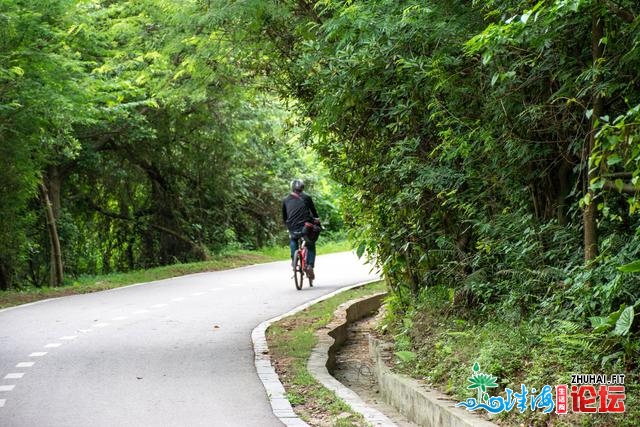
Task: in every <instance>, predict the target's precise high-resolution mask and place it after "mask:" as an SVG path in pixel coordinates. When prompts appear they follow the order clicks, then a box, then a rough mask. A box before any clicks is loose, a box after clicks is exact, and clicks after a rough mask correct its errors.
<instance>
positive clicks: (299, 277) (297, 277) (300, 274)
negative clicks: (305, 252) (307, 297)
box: [293, 251, 304, 290]
mask: <svg viewBox="0 0 640 427" xmlns="http://www.w3.org/2000/svg"><path fill="white" fill-rule="evenodd" d="M303 279H304V271H302V258H301V257H300V251H295V253H294V254H293V281H294V282H295V284H296V289H297V290H300V289H302V281H303Z"/></svg>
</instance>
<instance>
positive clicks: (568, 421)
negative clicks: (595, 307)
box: [382, 286, 640, 427]
mask: <svg viewBox="0 0 640 427" xmlns="http://www.w3.org/2000/svg"><path fill="white" fill-rule="evenodd" d="M451 295H452V294H451V292H450V291H449V289H447V288H446V287H443V286H440V287H431V288H428V289H426V290H424V291H423V292H422V293H421V294H420V297H419V299H418V303H417V304H416V305H414V306H413V307H412V308H410V309H406V307H404V306H402V304H400V303H399V300H398V298H395V297H393V296H391V297H390V298H389V299H388V301H387V307H388V314H387V318H386V320H385V323H384V324H383V325H382V329H383V330H384V331H385V332H386V333H387V334H390V335H392V336H393V338H394V341H395V345H396V348H395V349H396V355H397V368H398V369H399V370H400V371H401V372H403V373H405V374H409V375H411V376H413V377H416V378H420V379H423V380H426V381H427V382H429V383H431V384H432V385H433V387H435V388H437V389H439V390H441V391H443V392H445V393H447V394H449V395H451V396H452V397H453V398H454V399H455V400H456V401H459V402H462V401H464V400H466V399H468V398H471V397H476V390H475V389H468V388H467V386H469V385H470V382H469V380H468V379H469V378H470V377H471V375H472V374H473V371H472V367H473V365H474V364H475V363H478V364H479V366H480V367H481V371H482V372H484V373H487V374H490V375H492V376H494V377H496V383H497V387H496V388H493V389H490V390H489V389H488V392H489V394H490V395H491V396H505V389H506V388H510V389H511V390H514V391H516V392H517V391H519V390H520V389H521V385H523V384H524V385H526V387H527V388H528V389H529V390H531V388H536V389H537V390H540V389H541V388H542V387H543V386H544V385H550V386H551V387H552V389H553V394H554V396H555V389H554V388H553V387H554V386H555V385H557V384H568V385H569V387H570V386H571V375H572V374H620V373H624V374H626V381H625V387H626V390H625V391H626V400H625V408H626V412H625V413H624V414H621V415H617V414H616V415H612V414H580V415H579V414H574V413H571V411H570V413H569V414H567V415H556V414H555V413H550V414H543V411H542V410H540V409H537V410H536V411H531V410H530V409H527V410H526V411H524V412H523V413H520V411H519V410H518V409H517V408H514V409H512V410H511V411H509V412H502V413H501V414H498V415H496V416H494V418H493V419H492V421H494V422H496V423H499V424H503V425H526V426H594V427H595V426H602V427H604V426H606V427H613V426H616V427H617V426H628V427H631V426H637V425H638V424H639V423H640V408H639V407H638V403H639V399H638V397H639V393H638V392H639V389H640V387H639V386H638V384H637V382H636V381H635V379H636V378H637V377H638V374H639V371H638V368H637V365H636V364H635V363H625V359H624V358H622V357H618V358H615V360H613V358H612V360H604V361H603V355H604V354H607V352H611V351H612V350H615V347H611V346H608V344H607V342H606V340H607V339H610V336H609V335H608V334H598V333H594V331H593V329H592V328H585V327H583V326H582V325H581V324H579V323H578V322H573V321H570V320H556V321H555V322H553V323H550V322H546V321H541V319H540V317H539V316H536V315H535V314H534V315H531V316H529V317H522V318H521V319H520V320H519V321H515V322H514V321H513V319H509V318H508V317H505V316H496V315H489V314H488V312H489V310H484V312H483V314H482V315H479V314H478V313H477V312H476V313H474V312H472V311H469V310H460V308H459V307H456V306H455V304H454V301H453V300H452V298H451ZM632 351H633V350H632ZM634 354H635V356H637V353H634ZM635 360H637V358H636V359H635ZM479 412H485V411H484V410H479ZM485 413H486V412H485Z"/></svg>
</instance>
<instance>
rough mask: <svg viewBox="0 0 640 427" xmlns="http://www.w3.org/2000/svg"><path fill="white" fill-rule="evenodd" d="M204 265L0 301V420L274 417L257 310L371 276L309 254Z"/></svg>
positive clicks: (278, 307) (272, 311) (16, 425)
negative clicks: (297, 281)
mask: <svg viewBox="0 0 640 427" xmlns="http://www.w3.org/2000/svg"><path fill="white" fill-rule="evenodd" d="M316 265H317V268H316V275H317V279H316V281H315V286H314V287H313V288H309V287H308V286H306V285H305V287H304V288H303V290H301V291H297V290H296V289H295V287H294V284H293V280H292V279H291V273H290V266H289V263H288V262H277V263H270V264H263V265H256V266H251V267H244V268H240V269H235V270H227V271H221V272H212V273H202V274H195V275H190V276H184V277H178V278H174V279H168V280H162V281H157V282H151V283H146V284H141V285H134V286H130V287H126V288H120V289H116V290H112V291H106V292H98V293H93V294H85V295H75V296H70V297H64V298H59V299H53V300H48V301H44V302H40V303H35V304H31V305H26V306H21V307H16V308H12V309H7V310H2V311H0V426H6V427H23V426H24V427H37V426H60V427H63V426H64V427H72V426H82V427H100V426H105V427H106V426H109V427H113V426H118V427H124V426H132V427H133V426H135V427H144V426H189V427H191V426H234V427H238V426H260V427H263V426H266V427H268V426H279V425H282V424H281V423H280V421H279V420H278V419H277V418H276V417H275V416H274V415H273V414H272V411H271V407H270V405H269V401H268V399H267V396H266V393H265V390H264V387H263V385H262V383H261V382H260V380H259V379H258V376H257V374H256V372H255V368H254V364H253V356H254V355H253V348H252V342H251V331H252V329H253V328H254V327H255V326H256V325H258V324H259V323H260V322H262V321H264V320H266V319H270V318H272V317H274V316H277V315H279V314H282V313H284V312H287V311H289V310H291V309H292V308H294V307H296V306H298V305H300V304H303V303H305V302H307V301H310V300H312V299H315V298H317V297H319V296H321V295H324V294H327V293H329V292H332V291H335V290H336V289H339V288H341V287H344V286H347V285H351V284H354V283H358V282H362V281H366V280H370V279H372V278H374V277H375V275H374V274H372V273H371V272H370V267H368V266H363V265H362V264H361V263H360V262H359V261H358V259H357V258H356V257H355V256H354V255H353V254H351V253H342V254H332V255H325V256H320V257H318V260H317V262H316Z"/></svg>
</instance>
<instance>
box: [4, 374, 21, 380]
mask: <svg viewBox="0 0 640 427" xmlns="http://www.w3.org/2000/svg"><path fill="white" fill-rule="evenodd" d="M22 377H24V372H12V373H10V374H7V375H5V376H4V379H5V380H17V379H20V378H22Z"/></svg>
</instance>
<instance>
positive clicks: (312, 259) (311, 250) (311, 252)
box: [307, 241, 316, 268]
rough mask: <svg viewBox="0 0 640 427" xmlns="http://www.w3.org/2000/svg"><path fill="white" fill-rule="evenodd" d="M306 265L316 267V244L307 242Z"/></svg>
mask: <svg viewBox="0 0 640 427" xmlns="http://www.w3.org/2000/svg"><path fill="white" fill-rule="evenodd" d="M307 265H308V266H309V267H311V268H313V266H314V265H316V244H315V243H313V242H309V241H307Z"/></svg>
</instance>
